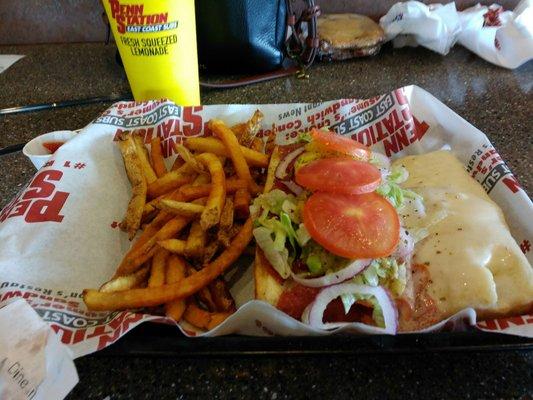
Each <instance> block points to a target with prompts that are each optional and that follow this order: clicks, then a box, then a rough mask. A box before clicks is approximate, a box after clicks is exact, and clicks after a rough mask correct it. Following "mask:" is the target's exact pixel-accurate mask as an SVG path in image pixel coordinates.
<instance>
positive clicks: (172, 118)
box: [0, 86, 533, 356]
mask: <svg viewBox="0 0 533 400" xmlns="http://www.w3.org/2000/svg"><path fill="white" fill-rule="evenodd" d="M256 109H259V110H261V111H262V112H263V114H264V115H265V118H264V120H263V123H262V127H263V129H262V130H261V131H260V132H259V135H266V134H268V132H269V131H270V129H272V126H273V124H275V126H276V129H277V131H278V136H277V139H276V140H277V143H278V144H280V145H284V144H290V143H291V142H294V141H295V140H296V138H297V136H298V134H299V133H300V132H303V131H306V130H308V129H309V128H311V127H317V128H320V127H328V128H329V129H332V130H335V131H336V132H337V133H340V134H343V135H349V136H351V137H352V138H354V139H357V140H359V141H360V142H362V143H364V144H367V145H369V146H371V147H372V148H373V149H375V150H377V151H380V152H383V153H385V154H386V155H387V156H390V157H392V158H397V157H401V156H405V155H409V154H420V153H425V152H429V151H433V150H438V149H441V148H443V147H446V146H449V148H450V149H451V150H452V151H453V153H454V154H455V155H456V156H457V157H458V158H459V159H460V160H461V161H462V162H463V163H464V165H465V167H466V169H467V171H468V172H469V174H470V175H471V176H473V177H474V178H475V179H476V180H477V181H478V182H479V183H481V185H482V186H483V187H484V189H485V190H486V191H487V192H488V194H489V195H490V197H491V198H492V199H493V200H494V201H495V202H496V203H498V205H499V206H500V207H501V208H502V210H503V211H504V214H505V216H506V220H507V223H508V224H509V227H510V229H511V233H512V235H513V237H514V238H515V240H516V241H517V243H518V244H519V245H520V248H521V249H522V251H523V252H524V253H525V254H526V256H527V257H528V260H529V262H530V263H531V262H532V258H533V256H532V253H531V244H530V243H531V241H532V231H533V224H531V221H533V205H532V203H531V201H530V199H529V198H528V196H527V195H526V193H525V192H524V191H523V190H522V189H521V188H520V184H519V183H518V181H517V180H516V178H515V177H514V176H513V174H512V173H511V171H510V170H509V168H508V167H507V165H506V164H505V163H504V162H503V160H502V159H501V158H500V156H499V155H498V153H497V152H496V150H495V149H494V148H493V146H492V145H491V143H490V142H489V140H488V139H487V137H486V136H485V135H484V134H483V133H482V132H480V131H479V130H478V129H476V128H475V127H473V126H472V125H470V124H469V123H468V122H466V121H465V120H464V119H463V118H461V117H460V116H459V115H457V114H456V113H454V112H453V111H452V110H450V109H449V108H448V107H446V106H445V105H444V104H442V103H441V102H440V101H439V100H437V99H436V98H435V97H433V96H432V95H431V94H429V93H427V92H426V91H424V90H423V89H421V88H419V87H416V86H407V87H404V88H400V89H397V90H395V91H393V92H391V93H388V94H384V95H381V96H376V97H373V98H371V99H366V100H355V99H343V100H332V101H327V102H323V103H312V104H266V105H212V106H198V107H180V106H176V105H175V104H173V103H171V102H169V101H149V102H144V103H135V102H119V103H116V104H114V105H112V106H111V107H110V108H109V109H108V110H106V111H105V112H104V113H103V114H102V115H101V116H100V117H98V118H96V119H95V120H94V121H93V122H92V123H90V124H89V125H88V126H86V127H85V128H84V129H82V131H81V132H80V134H79V135H77V136H76V137H74V138H73V139H72V140H70V141H69V142H68V143H67V144H65V145H64V146H62V147H61V148H60V149H59V150H58V151H57V152H56V153H55V154H54V157H53V159H52V160H51V161H49V162H48V163H47V164H45V166H44V167H43V168H42V169H40V170H39V171H38V172H37V174H36V175H35V177H34V178H33V180H32V181H31V182H30V183H29V184H28V185H27V186H26V187H25V188H23V190H21V192H20V193H19V195H17V196H16V197H15V198H14V199H13V200H12V201H11V202H10V203H9V204H8V205H7V206H6V207H5V208H4V209H3V210H2V212H1V213H0V277H1V279H0V306H1V305H2V304H4V303H5V302H7V301H9V300H10V299H13V298H16V297H23V298H25V299H26V300H27V301H28V302H29V303H30V304H31V305H32V306H33V307H34V309H35V310H36V311H37V312H38V313H39V315H40V316H41V317H42V318H43V319H44V320H45V321H47V322H49V323H50V325H51V326H52V328H53V329H54V330H55V331H56V332H57V333H58V335H60V337H61V340H62V342H63V343H65V344H67V345H69V346H70V348H71V349H72V350H73V352H74V354H75V355H76V356H81V355H84V354H88V353H91V352H94V351H97V350H100V349H102V348H104V347H105V346H107V345H109V344H111V343H113V342H114V341H116V340H117V339H118V338H120V337H121V336H122V335H124V334H125V333H126V332H128V331H129V330H130V329H132V328H134V327H135V326H137V325H138V324H140V323H142V322H145V321H151V320H152V321H166V322H170V321H168V320H166V319H165V318H163V317H161V316H150V315H145V314H140V313H135V312H131V311H126V312H111V313H109V312H90V311H87V310H86V308H85V306H84V304H83V301H82V299H81V293H82V290H83V289H84V288H98V287H100V285H101V284H102V283H103V282H105V281H107V280H108V279H109V278H110V277H111V276H112V274H113V273H114V271H115V269H116V266H117V265H118V264H119V262H120V260H121V259H122V256H123V255H124V254H125V252H126V251H127V250H128V249H129V247H130V245H131V243H130V242H129V241H128V239H127V235H126V234H125V233H124V232H121V231H120V229H119V227H118V222H119V221H121V219H122V217H123V215H124V212H125V209H126V205H127V204H128V201H129V196H130V193H131V188H130V184H129V181H128V179H127V176H126V172H125V170H124V165H123V161H122V157H121V155H120V151H119V149H118V146H116V143H114V138H115V135H116V134H117V133H119V132H121V131H124V130H134V131H135V132H137V133H139V134H142V133H144V134H145V142H146V143H149V142H150V138H151V137H152V136H153V135H155V134H157V135H159V136H161V138H162V140H163V152H164V155H165V157H166V160H165V161H166V163H167V166H170V165H171V164H172V162H173V160H174V158H175V157H176V156H175V154H174V150H173V146H172V143H173V142H175V141H180V140H182V139H183V138H186V137H192V136H199V135H202V134H203V132H204V128H205V126H206V123H207V121H208V120H209V119H211V118H214V117H216V118H219V119H222V120H224V121H225V122H226V123H228V124H234V123H238V122H242V121H245V120H246V119H248V118H249V117H250V116H251V115H252V113H253V112H254V111H255V110H256ZM244 272H245V273H244V274H242V275H241V276H240V278H239V279H238V280H237V282H236V283H235V284H234V285H233V287H232V293H233V294H234V296H235V298H236V301H237V304H238V305H239V306H240V307H239V309H238V311H237V312H236V313H235V314H233V315H232V316H231V317H230V318H228V319H227V320H226V321H225V322H224V323H222V324H221V325H220V326H218V327H217V328H215V329H214V330H212V331H210V332H207V333H199V332H195V331H194V330H192V328H191V327H190V326H187V325H183V326H181V329H182V331H183V332H184V333H185V334H186V335H189V336H217V335H226V334H230V333H238V334H244V335H254V336H270V335H329V334H333V333H337V332H358V333H365V332H368V331H369V327H367V326H365V325H362V324H356V323H354V324H350V325H348V326H346V327H344V328H341V329H338V330H335V331H328V332H325V331H319V330H316V329H314V328H311V327H310V326H307V325H304V324H302V323H301V322H299V321H296V320H294V319H292V318H291V317H289V316H287V315H285V314H283V313H282V312H280V311H279V310H277V309H275V308H274V307H272V306H270V305H268V304H266V303H263V302H260V301H257V300H253V281H252V275H251V273H250V268H248V270H247V271H244ZM465 324H466V325H474V324H476V316H475V312H474V310H472V309H468V310H463V311H461V312H459V313H458V314H456V315H455V316H453V317H451V318H449V319H448V320H446V321H442V322H440V323H439V324H437V325H435V326H433V327H431V328H428V329H426V331H434V330H441V329H458V330H459V329H463V328H464V326H465ZM476 326H477V327H478V328H479V329H482V330H487V331H497V332H502V333H508V334H513V335H522V336H528V337H533V315H531V314H530V315H522V316H517V317H511V318H501V319H497V320H487V321H481V322H477V325H476Z"/></svg>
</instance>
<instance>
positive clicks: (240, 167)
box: [209, 119, 259, 194]
mask: <svg viewBox="0 0 533 400" xmlns="http://www.w3.org/2000/svg"><path fill="white" fill-rule="evenodd" d="M209 125H210V127H211V130H212V131H213V133H214V134H215V135H217V136H218V137H219V138H220V140H222V142H223V143H224V146H225V147H226V149H227V150H228V153H229V156H230V157H231V161H233V166H234V167H235V172H236V173H237V176H238V177H239V178H240V179H244V180H245V181H246V182H247V185H248V190H250V192H251V193H254V194H255V193H258V192H259V187H258V186H257V184H256V183H255V182H254V180H253V179H252V175H250V169H249V168H248V164H247V163H246V160H245V158H244V155H243V151H242V149H241V146H240V145H239V142H238V141H237V138H236V137H235V134H234V133H233V132H232V131H231V129H229V128H228V127H227V126H226V125H225V124H224V122H222V121H220V120H217V119H213V120H211V121H210V122H209Z"/></svg>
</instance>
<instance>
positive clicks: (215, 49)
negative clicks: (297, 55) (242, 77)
mask: <svg viewBox="0 0 533 400" xmlns="http://www.w3.org/2000/svg"><path fill="white" fill-rule="evenodd" d="M286 16H287V7H286V5H285V0H197V1H196V36H197V41H198V58H199V63H200V67H201V68H205V69H206V70H207V71H208V72H234V73H235V72H244V73H250V72H266V71H272V70H274V69H278V68H281V65H282V63H283V59H284V58H285V53H284V44H285V35H286V32H287V23H286Z"/></svg>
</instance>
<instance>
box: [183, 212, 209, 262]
mask: <svg viewBox="0 0 533 400" xmlns="http://www.w3.org/2000/svg"><path fill="white" fill-rule="evenodd" d="M206 239H207V232H206V231H205V230H204V229H203V228H202V226H201V224H200V221H193V222H192V224H191V229H190V231H189V236H188V237H187V242H186V243H185V255H186V256H187V257H190V258H197V259H198V258H201V257H202V256H203V251H204V248H205V242H206Z"/></svg>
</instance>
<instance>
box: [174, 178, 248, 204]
mask: <svg viewBox="0 0 533 400" xmlns="http://www.w3.org/2000/svg"><path fill="white" fill-rule="evenodd" d="M211 189H212V186H211V183H204V184H201V185H198V186H194V185H189V184H188V185H183V186H182V187H181V188H180V195H181V196H182V197H183V201H191V200H195V199H198V198H201V197H206V196H209V193H211ZM238 189H246V181H243V180H242V179H227V180H226V194H231V193H235V191H236V190H238Z"/></svg>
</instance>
